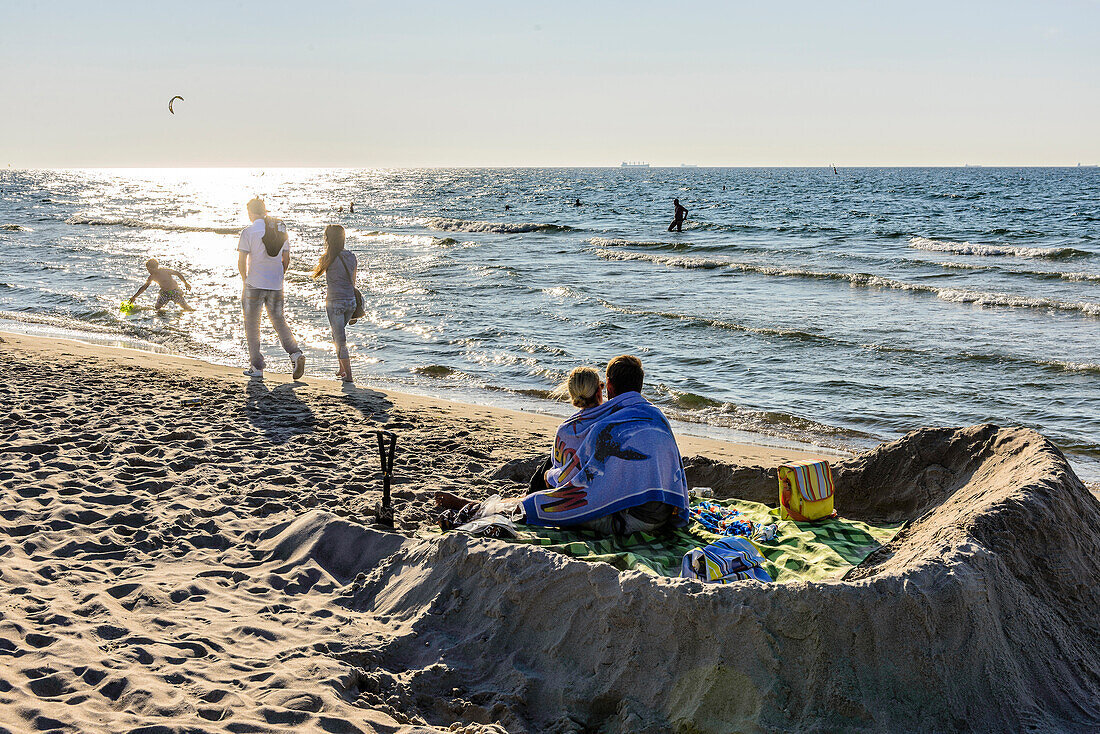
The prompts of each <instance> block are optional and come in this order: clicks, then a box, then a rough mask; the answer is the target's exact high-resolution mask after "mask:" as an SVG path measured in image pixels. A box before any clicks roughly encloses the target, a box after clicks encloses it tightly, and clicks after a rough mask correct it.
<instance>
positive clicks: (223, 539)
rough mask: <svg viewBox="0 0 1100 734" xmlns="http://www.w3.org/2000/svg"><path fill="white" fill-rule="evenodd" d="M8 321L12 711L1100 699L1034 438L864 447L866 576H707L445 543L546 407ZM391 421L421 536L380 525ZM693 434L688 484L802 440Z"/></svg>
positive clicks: (613, 720)
mask: <svg viewBox="0 0 1100 734" xmlns="http://www.w3.org/2000/svg"><path fill="white" fill-rule="evenodd" d="M2 338H3V342H2V343H0V374H2V375H3V379H2V381H0V398H2V401H3V405H4V406H5V408H10V415H9V417H8V420H7V422H6V423H5V425H4V430H3V434H2V435H0V460H2V464H0V492H2V494H3V498H4V508H3V512H2V519H0V532H2V540H0V591H2V594H3V596H2V598H3V599H4V606H3V609H2V614H0V658H2V660H3V663H2V670H3V677H2V679H0V684H2V687H0V717H2V721H3V727H4V730H5V731H7V730H11V731H65V732H92V731H103V732H108V731H110V732H121V731H165V732H169V731H171V732H184V731H186V732H275V731H288V730H291V729H293V730H295V731H325V732H434V731H461V732H467V733H468V734H473V733H475V732H505V731H507V732H534V731H552V732H590V731H601V732H603V731H606V732H652V733H653V734H656V733H657V732H663V731H693V732H725V731H788V730H790V729H791V728H792V727H794V728H803V727H810V728H814V729H820V730H836V729H849V730H871V731H886V730H897V729H898V728H903V727H904V728H908V729H912V730H914V731H943V730H953V729H960V728H966V729H976V730H988V731H1003V730H1017V729H1019V728H1021V727H1024V726H1033V727H1037V728H1038V729H1042V730H1064V731H1071V730H1072V731H1077V730H1082V727H1083V728H1088V727H1090V726H1094V725H1096V724H1097V723H1098V722H1100V709H1097V707H1096V705H1095V701H1096V700H1097V698H1096V695H1095V694H1096V692H1097V691H1098V690H1100V681H1098V680H1097V677H1096V667H1095V660H1096V655H1097V652H1098V650H1100V644H1098V641H1100V628H1098V627H1097V625H1096V620H1095V615H1094V612H1093V610H1094V609H1095V608H1096V604H1097V603H1100V599H1098V598H1097V593H1098V592H1097V589H1100V583H1098V582H1100V567H1098V566H1097V564H1096V561H1095V559H1096V558H1097V557H1100V533H1098V532H1097V530H1096V528H1097V526H1098V525H1100V503H1098V502H1097V500H1096V498H1095V497H1094V496H1092V495H1091V494H1090V493H1089V492H1088V491H1087V490H1086V489H1085V487H1084V486H1083V485H1082V484H1081V482H1080V481H1079V480H1077V479H1076V477H1074V476H1073V474H1072V472H1071V471H1070V470H1069V468H1068V465H1067V464H1066V463H1065V460H1064V458H1063V457H1062V455H1061V453H1060V452H1059V451H1058V450H1057V449H1056V448H1054V447H1053V446H1052V445H1051V444H1050V443H1049V442H1047V441H1045V440H1044V439H1043V438H1042V437H1041V436H1039V435H1038V434H1035V433H1033V432H1030V431H1026V430H1022V429H999V428H997V427H995V426H974V427H971V428H966V429H927V430H923V431H917V432H915V433H913V434H910V435H909V436H906V437H905V438H903V439H901V440H900V441H896V442H893V443H891V444H884V445H883V446H881V447H879V448H878V449H876V450H874V451H871V452H868V453H866V454H863V455H860V456H858V457H853V458H851V459H846V460H842V461H840V462H838V463H837V465H836V472H837V488H838V490H837V491H838V503H839V505H838V506H839V507H840V509H841V512H842V514H843V515H844V516H851V517H854V518H862V519H867V520H871V521H878V522H893V523H901V522H904V523H905V525H904V527H902V529H901V531H900V532H898V533H897V535H896V536H895V537H894V539H893V540H892V541H890V542H889V543H887V544H886V545H884V546H882V547H881V548H880V549H879V550H877V551H875V552H874V553H872V554H871V556H870V557H867V558H866V560H865V561H863V562H862V563H860V564H859V565H858V566H856V567H854V568H852V569H851V571H850V572H849V573H847V574H846V575H845V577H844V578H843V579H840V578H832V579H826V580H824V581H811V582H806V581H800V582H796V583H773V584H764V583H760V582H756V581H746V582H740V583H739V584H736V585H734V586H730V587H716V586H713V585H703V584H699V583H697V582H694V581H687V580H683V579H670V578H657V577H654V576H652V575H647V574H643V573H640V572H637V571H626V572H620V571H618V570H616V568H614V567H612V566H611V565H608V564H606V563H600V562H585V561H580V560H576V559H573V558H568V557H567V556H565V555H562V554H560V553H556V552H553V551H550V550H546V549H542V548H537V547H532V546H525V545H520V544H514V543H507V542H503V541H499V540H490V539H482V538H472V537H469V536H466V535H463V534H460V533H451V534H447V535H444V536H438V535H434V536H433V535H427V534H425V533H424V532H423V529H424V528H425V527H427V526H428V525H430V523H431V519H432V516H433V511H432V507H431V493H432V492H433V491H434V490H436V489H441V488H443V489H452V490H455V491H462V492H465V493H468V494H472V495H474V496H478V497H483V496H486V495H488V494H489V493H492V492H501V493H504V494H509V493H514V492H516V491H519V490H520V489H521V487H520V486H519V485H518V484H517V481H518V480H520V479H522V478H524V477H525V473H526V472H527V471H529V467H530V466H531V465H533V464H534V463H535V462H537V461H538V460H539V459H540V457H541V455H542V452H543V451H544V450H545V449H546V445H547V443H548V440H549V439H548V436H549V432H550V430H551V429H552V428H553V426H554V424H555V419H553V418H551V417H548V416H538V415H530V414H524V413H517V412H511V411H506V410H498V409H491V408H485V407H479V406H472V405H460V404H455V403H448V402H445V401H440V400H433V399H428V398H423V397H416V396H410V395H403V394H400V393H393V392H385V393H383V392H379V391H375V390H369V389H364V388H341V386H339V385H338V384H336V383H335V382H332V383H329V382H324V381H319V380H305V381H302V382H298V383H292V382H290V381H289V379H288V377H287V376H284V375H274V374H272V375H271V376H270V378H269V379H267V380H265V381H264V382H263V383H258V382H249V381H248V380H246V379H245V378H244V377H243V376H241V375H239V374H238V372H237V371H236V370H233V369H229V368H223V367H215V366H211V365H208V364H204V363H201V362H196V361H193V360H188V359H182V358H177V357H171V356H165V355H160V354H149V353H144V352H137V351H131V350H122V349H112V348H105V347H97V346H90V345H87V344H83V343H78V342H72V341H64V340H52V339H44V338H33V337H26V336H19V335H13V334H4V335H2ZM196 400H197V404H192V403H193V401H196ZM383 426H384V427H386V428H387V429H390V430H393V431H396V432H398V433H399V434H400V436H401V439H400V443H399V446H398V448H399V453H398V457H397V462H396V467H395V475H396V476H395V485H394V497H395V501H396V502H397V509H398V513H399V526H400V531H401V532H398V533H393V532H382V531H380V530H378V529H376V528H372V527H370V520H371V517H370V509H371V508H372V507H373V506H374V505H375V504H376V503H377V501H378V498H379V492H378V488H379V484H380V482H379V480H380V477H379V471H378V458H377V453H376V444H375V435H374V433H373V431H374V430H375V429H377V428H379V427H383ZM682 446H683V449H684V454H685V456H686V457H689V458H688V465H689V472H688V474H689V479H690V480H691V481H692V482H693V483H694V484H696V485H697V484H700V483H702V482H704V481H705V482H708V483H710V484H713V485H714V486H715V488H716V492H717V494H718V496H723V497H742V498H745V499H755V500H758V501H768V499H769V497H770V495H771V493H772V492H773V491H774V490H773V487H774V484H773V481H774V479H773V478H772V477H769V476H768V475H767V473H766V471H765V470H764V468H766V467H769V466H774V465H775V464H776V463H777V462H779V461H781V460H783V459H788V458H797V457H798V456H799V455H797V454H795V453H791V452H786V451H781V450H775V449H770V448H764V447H755V446H739V445H733V444H724V443H721V442H715V441H708V440H701V439H694V438H684V439H683V441H682ZM418 530H420V531H421V532H419V533H418V532H417V531H418ZM997 698H1004V699H1005V700H1012V701H1014V703H1015V705H1013V706H1006V707H998V708H997V710H996V711H993V710H991V709H990V708H989V706H988V701H990V700H994V699H997Z"/></svg>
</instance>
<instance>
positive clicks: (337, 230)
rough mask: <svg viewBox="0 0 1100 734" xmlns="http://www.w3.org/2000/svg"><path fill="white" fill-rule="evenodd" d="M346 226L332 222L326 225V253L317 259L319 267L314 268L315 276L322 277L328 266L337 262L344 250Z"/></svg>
mask: <svg viewBox="0 0 1100 734" xmlns="http://www.w3.org/2000/svg"><path fill="white" fill-rule="evenodd" d="M344 240H345V234H344V228H343V227H341V226H340V225H339V224H330V225H328V226H327V227H325V254H324V255H321V259H320V260H318V261H317V267H315V268H314V269H313V277H314V278H319V277H321V273H323V272H325V271H326V270H328V266H329V265H332V264H333V263H334V262H336V258H338V257H340V253H341V252H343V251H344Z"/></svg>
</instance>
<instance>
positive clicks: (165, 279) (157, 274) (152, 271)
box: [129, 258, 195, 311]
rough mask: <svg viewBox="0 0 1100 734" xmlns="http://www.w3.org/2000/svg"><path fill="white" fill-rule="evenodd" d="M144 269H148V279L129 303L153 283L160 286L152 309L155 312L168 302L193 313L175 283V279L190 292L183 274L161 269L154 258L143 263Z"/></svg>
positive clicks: (189, 285) (177, 284)
mask: <svg viewBox="0 0 1100 734" xmlns="http://www.w3.org/2000/svg"><path fill="white" fill-rule="evenodd" d="M145 267H146V268H148V269H149V277H148V278H147V279H146V281H145V285H143V286H141V287H140V288H138V291H137V293H135V294H134V295H133V297H132V298H131V299H130V301H129V302H130V303H133V302H134V301H135V300H137V297H138V296H140V295H141V294H142V293H144V292H145V289H146V288H148V287H149V286H150V285H152V284H153V282H154V281H155V282H156V284H157V285H158V286H160V294H159V295H157V305H156V306H155V307H154V308H156V310H157V311H160V310H161V309H162V308H164V307H165V306H167V305H168V302H169V301H173V302H174V303H177V304H179V306H180V308H182V309H183V310H184V311H194V310H195V309H193V308H191V307H190V306H189V305H187V301H185V300H184V298H183V293H182V292H181V291H180V284H179V283H177V282H176V278H179V279H180V280H182V281H183V285H184V287H186V288H187V290H191V284H190V283H188V282H187V278H185V277H184V275H183V273H181V272H180V271H178V270H172V269H171V268H162V267H161V266H160V263H158V262H157V261H156V258H150V259H149V260H148V261H146V263H145Z"/></svg>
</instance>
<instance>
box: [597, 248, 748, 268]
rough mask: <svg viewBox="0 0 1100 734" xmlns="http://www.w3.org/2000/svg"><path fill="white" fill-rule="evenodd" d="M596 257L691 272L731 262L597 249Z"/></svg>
mask: <svg viewBox="0 0 1100 734" xmlns="http://www.w3.org/2000/svg"><path fill="white" fill-rule="evenodd" d="M596 255H597V256H598V257H601V258H603V259H604V260H622V261H629V260H641V261H644V262H652V263H657V264H659V265H667V266H669V267H673V268H686V269H689V270H693V269H700V270H713V269H715V268H724V267H727V266H728V265H729V262H727V261H722V260H711V259H709V258H703V257H681V256H676V255H651V254H649V253H645V252H622V251H618V250H605V249H597V250H596Z"/></svg>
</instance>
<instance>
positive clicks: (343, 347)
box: [325, 298, 355, 359]
mask: <svg viewBox="0 0 1100 734" xmlns="http://www.w3.org/2000/svg"><path fill="white" fill-rule="evenodd" d="M354 313H355V299H354V298H353V299H351V300H350V301H332V302H330V303H326V304H325V315H326V316H328V325H329V326H331V327H332V341H333V342H335V344H336V358H337V359H350V356H351V355H349V354H348V335H347V333H346V332H345V331H344V327H346V326H347V325H348V322H349V321H351V317H352V315H353V314H354Z"/></svg>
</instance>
